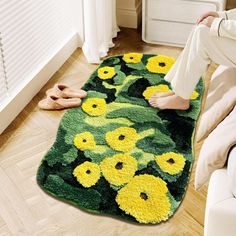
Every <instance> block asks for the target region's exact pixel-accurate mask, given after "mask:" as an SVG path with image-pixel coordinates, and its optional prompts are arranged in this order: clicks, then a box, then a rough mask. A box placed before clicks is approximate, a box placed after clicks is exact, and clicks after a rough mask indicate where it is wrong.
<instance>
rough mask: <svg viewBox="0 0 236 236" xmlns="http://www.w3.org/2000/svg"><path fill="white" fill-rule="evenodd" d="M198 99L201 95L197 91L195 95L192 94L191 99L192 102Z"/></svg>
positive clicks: (194, 92)
mask: <svg viewBox="0 0 236 236" xmlns="http://www.w3.org/2000/svg"><path fill="white" fill-rule="evenodd" d="M198 97H199V93H198V92H197V91H193V93H192V95H191V97H190V99H191V100H195V99H197V98H198Z"/></svg>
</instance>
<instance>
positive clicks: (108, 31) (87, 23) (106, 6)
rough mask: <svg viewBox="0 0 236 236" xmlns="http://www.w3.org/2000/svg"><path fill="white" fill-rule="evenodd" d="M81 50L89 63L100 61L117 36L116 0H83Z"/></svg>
mask: <svg viewBox="0 0 236 236" xmlns="http://www.w3.org/2000/svg"><path fill="white" fill-rule="evenodd" d="M83 5H84V6H83V7H84V44H83V47H82V49H83V52H84V54H85V56H86V58H87V60H88V62H89V63H100V58H101V57H104V56H106V55H107V52H108V50H109V48H110V47H113V46H114V44H113V42H112V38H114V37H116V36H117V32H118V27H117V23H116V0H84V1H83Z"/></svg>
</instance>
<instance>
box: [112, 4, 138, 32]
mask: <svg viewBox="0 0 236 236" xmlns="http://www.w3.org/2000/svg"><path fill="white" fill-rule="evenodd" d="M116 10H117V23H118V25H119V26H121V27H127V28H134V29H137V28H138V26H139V25H140V23H141V18H142V2H139V4H137V5H136V6H135V8H134V9H131V8H121V7H118V8H117V9H116Z"/></svg>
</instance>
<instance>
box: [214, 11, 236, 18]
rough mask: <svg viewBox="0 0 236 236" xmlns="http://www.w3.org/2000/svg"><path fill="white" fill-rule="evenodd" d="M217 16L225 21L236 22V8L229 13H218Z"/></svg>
mask: <svg viewBox="0 0 236 236" xmlns="http://www.w3.org/2000/svg"><path fill="white" fill-rule="evenodd" d="M217 14H218V16H219V18H223V19H225V20H236V8H235V9H232V10H229V11H218V12H217Z"/></svg>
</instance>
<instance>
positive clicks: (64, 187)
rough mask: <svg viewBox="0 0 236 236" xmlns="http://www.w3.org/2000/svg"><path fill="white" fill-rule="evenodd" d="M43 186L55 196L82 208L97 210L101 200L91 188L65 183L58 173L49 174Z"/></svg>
mask: <svg viewBox="0 0 236 236" xmlns="http://www.w3.org/2000/svg"><path fill="white" fill-rule="evenodd" d="M44 187H45V189H46V190H47V191H49V192H50V193H53V195H54V194H56V195H57V197H59V198H61V199H63V200H65V201H69V202H70V203H73V204H76V205H79V206H81V207H83V208H89V209H91V210H98V209H99V204H100V202H101V195H100V194H99V193H98V192H97V191H96V190H93V189H81V188H76V187H73V186H71V185H69V184H67V183H66V182H65V181H64V180H63V179H62V178H61V177H59V176H58V175H52V174H51V175H49V176H48V178H47V180H46V181H45V184H44Z"/></svg>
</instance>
